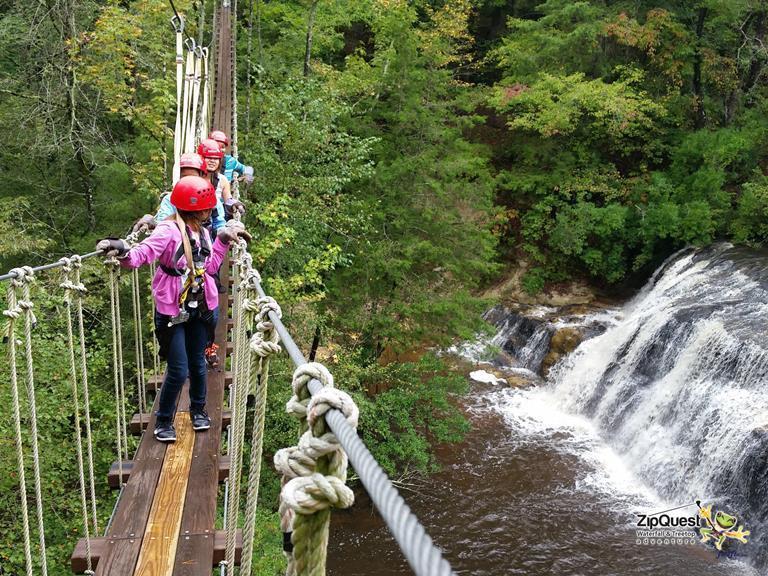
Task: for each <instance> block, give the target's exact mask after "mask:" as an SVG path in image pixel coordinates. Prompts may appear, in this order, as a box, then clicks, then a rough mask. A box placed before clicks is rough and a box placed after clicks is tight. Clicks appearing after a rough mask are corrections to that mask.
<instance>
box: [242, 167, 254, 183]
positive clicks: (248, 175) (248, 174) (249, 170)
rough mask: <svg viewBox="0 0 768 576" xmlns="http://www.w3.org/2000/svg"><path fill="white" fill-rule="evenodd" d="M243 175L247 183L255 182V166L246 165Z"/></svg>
mask: <svg viewBox="0 0 768 576" xmlns="http://www.w3.org/2000/svg"><path fill="white" fill-rule="evenodd" d="M243 176H244V177H245V183H246V184H253V166H246V167H245V171H244V172H243Z"/></svg>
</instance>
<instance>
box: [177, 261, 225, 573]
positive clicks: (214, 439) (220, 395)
mask: <svg viewBox="0 0 768 576" xmlns="http://www.w3.org/2000/svg"><path fill="white" fill-rule="evenodd" d="M227 263H228V259H227V260H226V261H225V263H224V265H223V266H222V268H221V276H222V278H221V279H222V282H226V280H227V278H228V275H229V270H228V266H227ZM227 308H228V307H227V298H226V295H225V294H222V295H220V296H219V318H220V320H219V325H218V326H217V327H216V343H217V344H219V346H222V344H223V343H225V342H226V339H227V322H226V318H227V312H228V310H227ZM208 376H209V377H208V398H207V407H208V412H209V414H210V415H211V428H210V429H209V430H208V431H207V432H206V433H204V434H198V435H197V438H195V449H194V453H193V458H192V470H191V472H190V479H189V484H188V485H187V507H186V509H185V510H184V517H183V518H182V522H181V534H182V536H183V537H182V539H181V540H180V541H179V546H178V550H177V552H176V564H175V566H174V570H173V573H174V576H209V575H210V573H211V570H210V567H211V566H212V565H213V564H214V560H213V558H214V542H213V541H212V540H210V539H206V538H204V537H203V536H205V535H208V534H213V533H214V531H215V527H216V508H217V503H218V482H220V481H221V480H222V467H223V466H222V464H223V463H224V462H226V476H229V458H228V457H224V456H220V455H219V449H220V446H221V433H222V424H223V420H224V419H223V413H222V407H223V405H224V380H225V374H224V373H223V372H209V373H208ZM220 415H221V416H220ZM195 534H197V535H203V536H196V537H194V538H193V537H190V538H187V536H190V535H195Z"/></svg>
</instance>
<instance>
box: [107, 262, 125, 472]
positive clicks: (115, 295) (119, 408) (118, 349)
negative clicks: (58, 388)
mask: <svg viewBox="0 0 768 576" xmlns="http://www.w3.org/2000/svg"><path fill="white" fill-rule="evenodd" d="M106 264H107V266H109V302H110V316H111V318H112V375H113V378H114V381H115V409H116V418H115V422H116V426H115V433H116V437H117V469H118V474H119V476H118V477H119V478H120V484H122V483H123V429H124V428H123V418H124V411H125V410H124V402H123V392H124V389H123V382H122V371H123V365H122V338H121V337H120V321H119V316H120V292H119V290H120V289H119V278H120V275H119V264H118V263H117V261H116V260H115V259H114V258H113V259H111V260H108V261H107V262H106ZM127 452H128V451H127V450H126V458H127V457H128V456H127Z"/></svg>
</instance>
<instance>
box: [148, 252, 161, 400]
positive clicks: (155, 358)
mask: <svg viewBox="0 0 768 576" xmlns="http://www.w3.org/2000/svg"><path fill="white" fill-rule="evenodd" d="M156 272H157V264H155V263H154V262H152V264H150V265H149V275H150V276H151V277H152V279H154V278H155V273H156ZM149 300H150V301H151V302H152V318H151V324H152V375H153V376H154V377H155V379H154V386H155V394H157V381H158V379H159V378H160V356H159V355H158V345H157V334H155V299H154V298H150V299H149Z"/></svg>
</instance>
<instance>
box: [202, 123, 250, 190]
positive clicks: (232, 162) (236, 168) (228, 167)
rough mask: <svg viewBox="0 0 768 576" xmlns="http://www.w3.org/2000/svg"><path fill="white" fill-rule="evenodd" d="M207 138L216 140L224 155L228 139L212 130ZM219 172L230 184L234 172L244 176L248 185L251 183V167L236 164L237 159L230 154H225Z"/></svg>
mask: <svg viewBox="0 0 768 576" xmlns="http://www.w3.org/2000/svg"><path fill="white" fill-rule="evenodd" d="M208 138H211V139H212V140H216V142H218V143H219V145H220V146H221V151H222V152H225V153H226V149H227V146H229V138H228V137H227V135H226V134H224V132H222V131H221V130H214V131H213V132H211V134H210V135H209V136H208ZM221 171H222V172H223V173H224V176H226V177H227V180H229V181H230V182H232V178H234V177H235V172H237V173H238V174H239V175H240V176H244V177H245V181H246V182H247V183H248V184H250V183H251V182H253V167H252V166H246V165H245V164H242V163H241V162H238V161H237V159H236V158H235V157H234V156H232V155H230V154H225V156H224V162H223V165H222V169H221Z"/></svg>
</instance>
